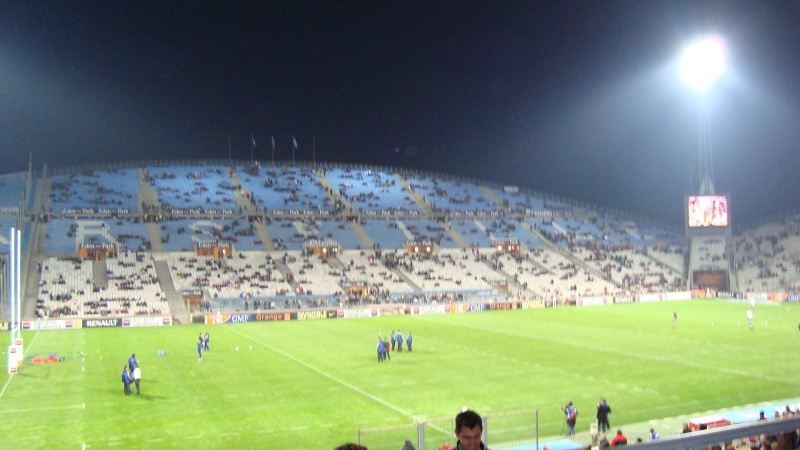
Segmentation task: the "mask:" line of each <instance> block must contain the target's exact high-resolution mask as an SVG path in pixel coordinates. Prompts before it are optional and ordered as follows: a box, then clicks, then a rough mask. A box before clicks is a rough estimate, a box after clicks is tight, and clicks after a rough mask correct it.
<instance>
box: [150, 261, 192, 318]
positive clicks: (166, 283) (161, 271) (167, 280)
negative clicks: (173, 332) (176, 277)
mask: <svg viewBox="0 0 800 450" xmlns="http://www.w3.org/2000/svg"><path fill="white" fill-rule="evenodd" d="M155 267H156V275H157V276H158V283H159V284H160V285H161V292H163V293H164V295H165V296H166V297H167V303H168V304H169V310H170V313H172V316H173V317H175V319H177V320H178V322H179V323H181V324H190V323H192V318H191V317H189V311H187V309H186V303H185V302H184V301H183V296H182V295H181V294H180V292H178V291H177V290H175V285H174V284H173V283H172V276H171V275H170V273H169V263H168V262H167V261H158V260H156V261H155Z"/></svg>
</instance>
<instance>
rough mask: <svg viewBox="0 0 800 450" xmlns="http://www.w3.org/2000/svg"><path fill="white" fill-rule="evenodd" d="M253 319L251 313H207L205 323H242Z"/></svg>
mask: <svg viewBox="0 0 800 450" xmlns="http://www.w3.org/2000/svg"><path fill="white" fill-rule="evenodd" d="M251 321H253V315H252V314H207V315H206V324H207V325H218V324H221V323H244V322H251Z"/></svg>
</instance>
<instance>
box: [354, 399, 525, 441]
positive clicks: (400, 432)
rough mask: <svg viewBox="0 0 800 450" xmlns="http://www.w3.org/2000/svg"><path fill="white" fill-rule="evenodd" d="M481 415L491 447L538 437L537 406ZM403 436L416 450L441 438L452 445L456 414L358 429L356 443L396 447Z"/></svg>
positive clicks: (486, 438) (454, 437) (403, 439)
mask: <svg viewBox="0 0 800 450" xmlns="http://www.w3.org/2000/svg"><path fill="white" fill-rule="evenodd" d="M482 419H483V442H484V443H485V444H486V445H487V446H489V445H491V446H492V448H494V449H503V448H505V449H513V448H525V447H528V448H531V447H532V446H534V445H535V444H536V443H537V441H538V436H537V433H538V420H539V410H537V409H529V410H524V411H511V412H501V413H495V414H487V415H485V416H482ZM406 439H408V440H410V441H411V443H412V444H414V447H415V448H416V449H417V450H425V449H428V450H436V449H438V448H439V447H440V446H441V445H442V444H443V443H444V442H448V443H449V444H450V445H451V446H453V447H455V445H456V436H455V418H444V419H429V420H425V421H423V422H419V423H416V424H408V425H397V426H394V427H380V428H367V429H361V430H358V443H359V444H360V445H363V446H365V447H367V448H369V449H370V450H397V449H400V448H403V444H404V443H405V440H406Z"/></svg>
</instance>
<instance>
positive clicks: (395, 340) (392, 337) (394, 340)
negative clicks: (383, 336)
mask: <svg viewBox="0 0 800 450" xmlns="http://www.w3.org/2000/svg"><path fill="white" fill-rule="evenodd" d="M396 338H397V336H395V334H394V330H392V335H391V340H392V351H394V344H395V343H396V342H397V339H396Z"/></svg>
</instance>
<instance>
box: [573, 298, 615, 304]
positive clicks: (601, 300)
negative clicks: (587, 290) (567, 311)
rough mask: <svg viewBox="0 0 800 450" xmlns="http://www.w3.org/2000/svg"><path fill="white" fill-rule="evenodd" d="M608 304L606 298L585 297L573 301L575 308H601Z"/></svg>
mask: <svg viewBox="0 0 800 450" xmlns="http://www.w3.org/2000/svg"><path fill="white" fill-rule="evenodd" d="M608 303H609V299H608V297H587V298H579V299H577V300H575V305H577V306H602V305H607V304H608Z"/></svg>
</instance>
